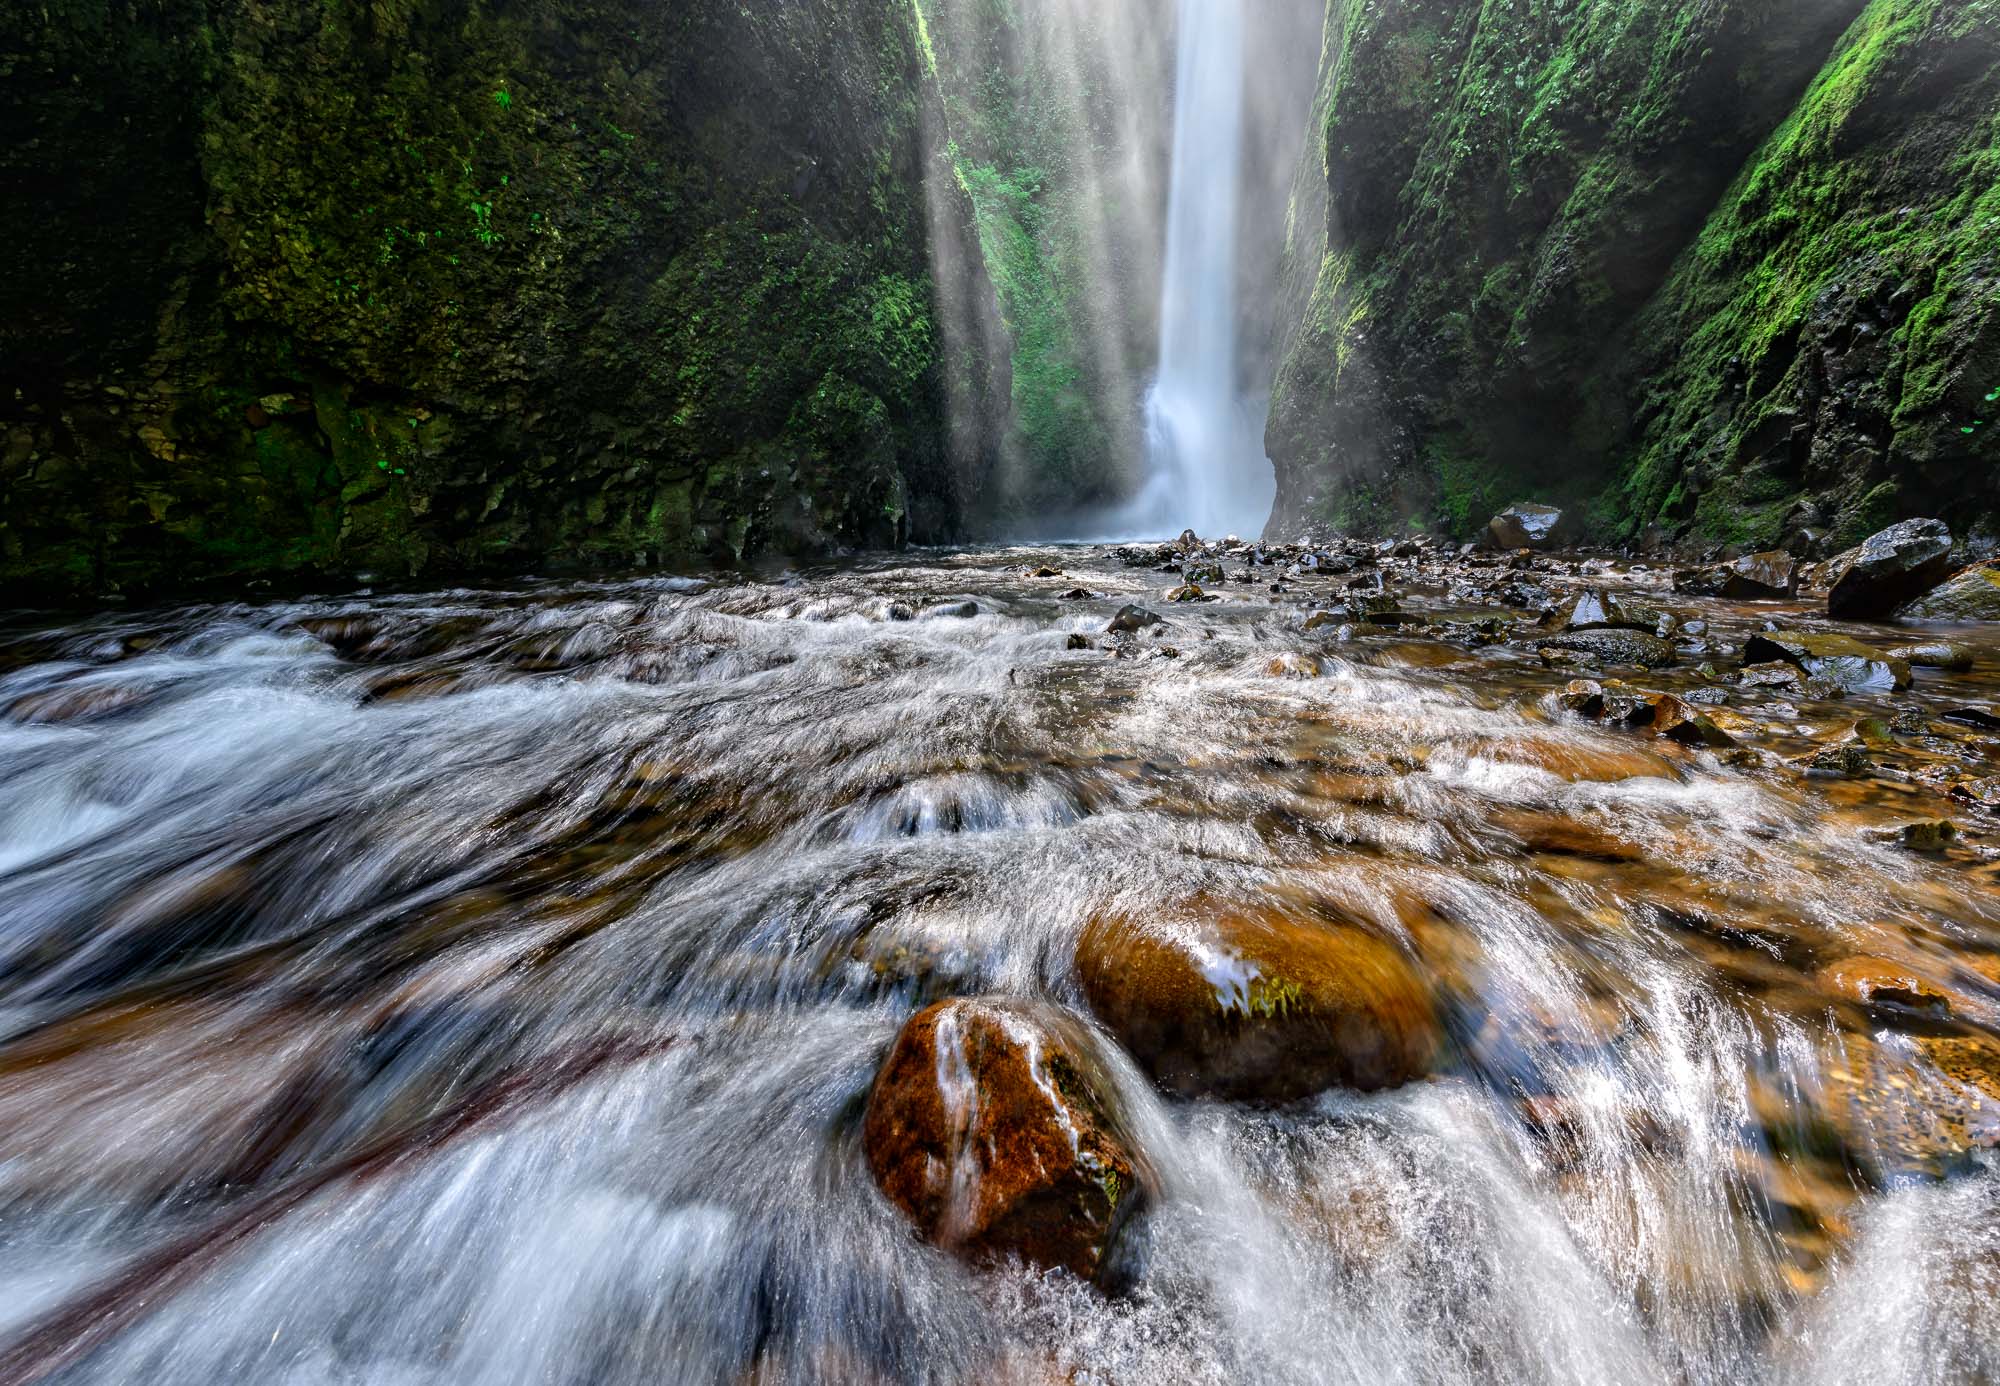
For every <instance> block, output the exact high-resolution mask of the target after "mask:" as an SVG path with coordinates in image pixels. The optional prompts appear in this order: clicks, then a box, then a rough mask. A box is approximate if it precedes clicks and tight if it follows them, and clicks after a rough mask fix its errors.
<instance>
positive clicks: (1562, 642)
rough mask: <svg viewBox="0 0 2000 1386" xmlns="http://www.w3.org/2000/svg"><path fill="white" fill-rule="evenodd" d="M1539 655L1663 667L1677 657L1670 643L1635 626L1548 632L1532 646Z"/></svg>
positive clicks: (1649, 667)
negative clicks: (1547, 634) (1570, 632)
mask: <svg viewBox="0 0 2000 1386" xmlns="http://www.w3.org/2000/svg"><path fill="white" fill-rule="evenodd" d="M1535 648H1536V650H1537V652H1539V653H1541V654H1542V656H1543V658H1544V659H1545V660H1546V659H1548V657H1549V655H1550V654H1551V653H1553V654H1557V655H1574V656H1581V657H1582V658H1583V659H1585V660H1590V661H1594V662H1596V663H1599V664H1637V665H1640V666H1641V667H1643V668H1647V669H1664V668H1665V667H1667V666H1668V665H1669V664H1672V663H1673V662H1674V660H1675V659H1676V658H1677V656H1676V654H1675V652H1674V647H1673V646H1672V645H1670V644H1668V643H1667V642H1666V641H1664V640H1662V639H1660V638H1659V637H1658V636H1656V635H1648V634H1646V633H1645V632H1644V631H1637V630H1586V631H1578V632H1576V633H1574V634H1569V635H1557V636H1551V637H1549V638H1547V639H1544V640H1541V641H1539V642H1538V643H1537V644H1536V646H1535Z"/></svg>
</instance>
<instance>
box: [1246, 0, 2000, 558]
mask: <svg viewBox="0 0 2000 1386" xmlns="http://www.w3.org/2000/svg"><path fill="white" fill-rule="evenodd" d="M1336 12H1338V13H1341V15H1342V21H1343V22H1341V23H1340V24H1339V26H1338V27H1337V28H1333V27H1332V26H1330V34H1329V39H1328V42H1327V45H1326V50H1325V58H1324V62H1323V66H1322V86H1321V94H1320V108H1319V121H1318V124H1317V129H1316V139H1315V145H1314V147H1313V148H1312V149H1311V150H1309V151H1308V153H1307V155H1306V159H1305V161H1304V165H1303V168H1302V171H1301V175H1300V179H1301V185H1302V186H1303V187H1307V188H1309V189H1311V190H1313V191H1315V192H1318V193H1320V194H1322V195H1323V197H1324V199H1325V203H1324V205H1325V206H1326V209H1327V211H1326V216H1325V217H1324V219H1323V220H1321V221H1319V222H1318V223H1317V224H1314V223H1313V222H1310V221H1307V222H1305V224H1304V225H1302V226H1301V227H1300V234H1299V235H1298V237H1297V239H1296V241H1295V243H1294V261H1293V265H1292V282H1293V283H1295V284H1298V285H1300V286H1301V287H1300V288H1299V289H1298V290H1297V292H1295V294H1294V298H1293V303H1292V308H1293V320H1294V322H1295V323H1296V327H1295V329H1294V331H1293V334H1292V338H1291V341H1290V344H1289V349H1288V352H1287V355H1286V357H1285V360H1284V362H1283V363H1282V365H1281V366H1280V369H1279V371H1278V376H1277V381H1276V385H1275V388H1274V390H1273V396H1272V400H1273V403H1272V412H1271V418H1270V425H1269V432H1268V437H1267V441H1268V444H1269V451H1270V456H1271V458H1272V460H1273V461H1274V462H1275V464H1276V466H1277V469H1278V479H1279V500H1278V510H1277V528H1278V529H1279V530H1281V531H1283V534H1282V535H1279V536H1276V537H1287V538H1288V537H1291V536H1292V534H1294V533H1296V532H1297V530H1298V528H1299V527H1301V526H1305V525H1331V526H1334V527H1336V528H1342V529H1348V530H1352V531H1371V530H1375V531H1379V530H1384V529H1390V528H1400V527H1401V526H1402V525H1404V524H1405V523H1406V522H1407V521H1409V520H1412V519H1414V520H1416V521H1418V522H1420V523H1424V524H1427V525H1433V526H1436V527H1438V528H1439V529H1441V530H1444V531H1446V532H1449V533H1452V534H1454V535H1455V536H1457V537H1460V538H1471V537H1474V535H1475V534H1476V532H1477V531H1478V529H1479V527H1480V526H1482V525H1483V524H1484V523H1485V521H1486V518H1487V517H1488V516H1489V515H1492V514H1493V513H1494V512H1495V510H1496V509H1497V508H1498V507H1499V506H1501V505H1504V504H1506V503H1508V502H1510V501H1513V500H1515V499H1517V498H1519V497H1521V496H1525V495H1532V496H1534V497H1536V498H1537V499H1540V500H1545V501H1547V502H1550V503H1552V504H1558V505H1563V506H1565V507H1567V508H1570V509H1572V510H1574V511H1575V512H1576V513H1578V514H1579V515H1588V516H1589V518H1590V520H1591V525H1592V528H1593V529H1594V530H1595V531H1597V533H1598V535H1599V536H1601V537H1605V538H1615V539H1638V538H1639V537H1640V536H1642V535H1643V534H1645V533H1646V532H1648V530H1649V529H1650V528H1651V527H1653V526H1655V525H1657V526H1658V527H1659V529H1660V531H1661V532H1663V533H1664V534H1666V535H1667V536H1669V537H1680V538H1692V539H1700V540H1714V541H1724V542H1730V543H1735V544H1739V545H1741V546H1742V547H1743V548H1744V549H1746V550H1761V549H1771V548H1777V547H1781V546H1783V547H1788V548H1791V549H1792V551H1793V552H1795V553H1800V554H1801V555H1805V554H1808V553H1810V556H1812V557H1815V558H1819V557H1825V556H1826V555H1827V554H1829V553H1831V552H1833V551H1835V550H1837V549H1839V548H1841V547H1844V546H1846V545H1849V544H1852V543H1855V542H1858V541H1859V540H1860V539H1861V538H1862V537H1864V536H1865V535H1867V534H1868V533H1870V532H1871V531H1873V530H1876V529H1879V528H1881V526H1882V525H1883V524H1885V523H1888V522H1890V521H1893V520H1895V519H1897V518H1899V517H1901V516H1906V515H1910V514H1923V513H1939V512H1940V511H1943V510H1944V509H1945V508H1946V507H1947V506H1950V507H1956V509H1954V510H1953V511H1952V515H1953V519H1954V521H1955V527H1956V528H1959V529H1961V530H1967V529H1969V528H1970V527H1971V526H1970V522H1971V521H1973V520H1974V519H1976V518H1978V517H1981V516H1984V517H1987V519H1988V522H1989V523H1990V521H1991V517H1992V516H1993V515H1994V514H1995V511H1996V508H2000V473H1996V472H1995V470H1994V469H1993V468H1992V467H1991V466H1990V465H1987V464H1986V463H1985V462H1984V461H1982V459H1983V458H1986V457H1990V455H1991V448H1992V438H1991V436H1990V435H1991V432H1992V429H1993V427H1994V424H1995V420H1994V407H1995V399H1996V391H2000V306H1996V302H1997V301H1996V299H1995V296H1994V294H1993V292H1992V282H1993V274H1994V267H1993V261H1992V257H1991V253H1990V227H1989V218H1990V217H1992V216H1993V215H1994V214H1995V212H1996V204H1995V202H1994V200H1993V195H1992V191H1991V189H1992V187H1993V175H1994V170H1995V168H1996V160H2000V150H1996V147H1995V144H1994V135H1993V126H1992V118H1993V113H1994V111H1995V110H1996V108H2000V26H1996V25H1995V24H1994V22H1993V19H1992V16H1991V13H1990V11H1989V10H1988V9H1987V8H1986V7H1985V6H1984V5H1982V4H1979V3H1975V2H1974V0H1939V2H1938V3H1932V2H1931V0H1778V3H1768V4H1752V3H1744V2H1743V0H1725V3H1718V4H1710V5H1703V6H1699V7H1693V8H1690V7H1687V6H1664V5H1634V4H1628V3H1624V0H1582V3H1579V4H1575V5H1571V6H1568V7H1566V8H1564V9H1562V10H1560V11H1557V10H1554V9H1548V10H1538V9H1536V8H1534V7H1531V6H1515V7H1513V8H1512V9H1495V8H1494V7H1492V6H1486V5H1479V4H1472V3H1465V0H1413V2H1412V3H1400V4H1393V5H1370V6H1363V5H1345V6H1337V7H1336ZM1301 205H1302V206H1303V205H1307V204H1305V203H1303V202H1302V203H1301ZM1313 205H1317V204H1313ZM1302 220H1303V219H1302ZM1982 228H1987V229H1984V230H1983V229H1982ZM1982 237H1987V238H1988V243H1982V240H1981V238H1982ZM1961 515H1962V516H1963V517H1964V519H1965V521H1966V522H1967V523H1964V524H1959V523H1956V522H1957V521H1958V519H1959V517H1960V516H1961Z"/></svg>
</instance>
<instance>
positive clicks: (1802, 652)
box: [1743, 630, 1910, 693]
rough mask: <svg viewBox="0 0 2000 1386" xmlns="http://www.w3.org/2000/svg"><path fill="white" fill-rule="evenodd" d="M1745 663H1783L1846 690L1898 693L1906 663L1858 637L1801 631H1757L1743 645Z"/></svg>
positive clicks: (1906, 672) (1903, 683)
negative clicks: (1864, 642)
mask: <svg viewBox="0 0 2000 1386" xmlns="http://www.w3.org/2000/svg"><path fill="white" fill-rule="evenodd" d="M1743 662H1744V664H1746V665H1754V664H1776V663H1780V662H1782V663H1786V664H1790V665H1792V666H1794V667H1795V668H1798V669H1801V670H1804V671H1805V673H1806V674H1807V676H1808V677H1810V678H1815V679H1822V680H1824V681H1825V682H1826V683H1828V684H1830V685H1832V686H1833V687H1835V688H1838V689H1840V690H1841V691H1843V692H1847V693H1900V692H1902V691H1903V690H1904V689H1906V688H1908V687H1909V686H1910V666H1909V665H1908V664H1905V663H1904V662H1903V661H1902V660H1900V659H1898V658H1896V657H1895V656H1894V655H1888V654H1884V653H1882V651H1880V650H1878V649H1875V648H1874V647H1873V646H1870V645H1864V644H1862V643H1861V642H1860V641H1859V640H1855V639H1853V638H1851V637H1849V636H1845V635H1837V634H1817V633H1810V632H1805V631H1790V630H1777V631H1761V632H1759V633H1758V634H1756V635H1753V636H1751V637H1750V639H1749V640H1748V641H1747V642H1745V644H1744V646H1743Z"/></svg>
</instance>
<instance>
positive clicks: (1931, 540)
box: [1826, 520, 1951, 620]
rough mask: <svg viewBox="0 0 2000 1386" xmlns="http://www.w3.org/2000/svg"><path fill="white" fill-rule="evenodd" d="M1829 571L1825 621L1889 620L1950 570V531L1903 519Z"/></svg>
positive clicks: (1940, 524)
mask: <svg viewBox="0 0 2000 1386" xmlns="http://www.w3.org/2000/svg"><path fill="white" fill-rule="evenodd" d="M1828 566H1829V568H1830V569H1831V574H1832V584H1831V588H1830V590H1829V591H1828V592H1827V596H1826V610H1827V614H1828V615H1829V616H1836V617H1843V618H1846V619H1848V620H1858V619H1863V618H1866V617H1871V616H1888V615H1890V614H1891V613H1893V612H1894V611H1895V610H1896V608H1897V607H1899V606H1902V605H1903V604H1904V603H1905V602H1907V601H1909V600H1911V599H1912V598H1914V597H1917V596H1920V595H1921V594H1923V593H1925V592H1928V591H1929V590H1930V589H1931V588H1933V587H1935V586H1936V585H1937V584H1938V583H1939V582H1940V581H1942V580H1943V579H1944V577H1945V575H1946V574H1947V573H1949V572H1950V571H1951V530H1950V529H1949V528H1948V527H1947V526H1946V525H1945V523H1944V522H1943V521H1942V520H1905V521H1903V522H1902V523H1901V524H1897V525H1891V526H1890V527H1889V528H1888V529H1885V530H1883V531H1882V532H1880V533H1879V534H1874V535H1870V536H1869V537H1868V539H1866V540H1865V541H1864V542H1863V543H1862V545H1861V547H1859V548H1857V549H1852V550H1850V551H1849V552H1847V553H1844V554H1841V555H1840V556H1839V557H1837V558H1835V559H1834V560H1833V562H1832V563H1831V564H1829V565H1828Z"/></svg>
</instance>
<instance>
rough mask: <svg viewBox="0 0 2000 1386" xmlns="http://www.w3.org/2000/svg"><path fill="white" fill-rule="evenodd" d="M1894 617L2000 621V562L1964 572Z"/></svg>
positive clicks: (1909, 619) (1932, 590) (1987, 563)
mask: <svg viewBox="0 0 2000 1386" xmlns="http://www.w3.org/2000/svg"><path fill="white" fill-rule="evenodd" d="M1897 614H1898V615H1900V616H1901V617H1902V618H1903V619H1904V620H1906V621H2000V559H1995V560H1990V561H1988V562H1986V563H1981V564H1979V565H1977V566H1976V567H1971V568H1967V569H1966V570H1965V571H1964V572H1961V573H1959V574H1958V575H1957V576H1956V577H1953V578H1951V579H1950V580H1949V581H1947V582H1944V583H1941V584H1939V585H1938V586H1937V587H1934V588H1932V589H1931V590H1930V591H1929V592H1926V593H1925V594H1924V595H1923V596H1921V597H1919V598H1917V599H1916V600H1915V601H1914V602H1912V603H1910V604H1909V605H1908V606H1906V607H1904V608H1903V609H1902V611H1900V612H1899V613H1897Z"/></svg>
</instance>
